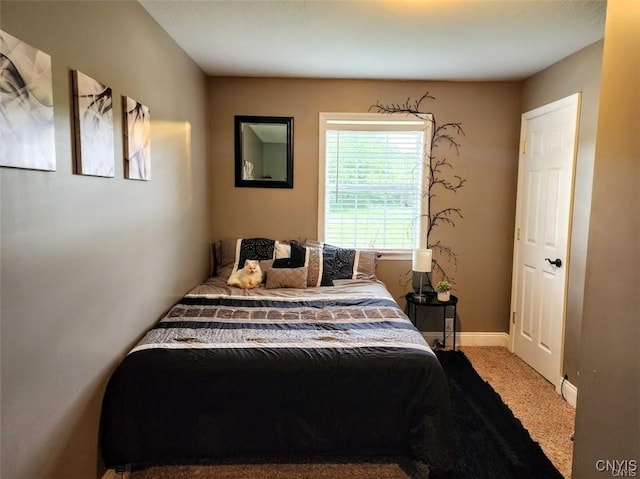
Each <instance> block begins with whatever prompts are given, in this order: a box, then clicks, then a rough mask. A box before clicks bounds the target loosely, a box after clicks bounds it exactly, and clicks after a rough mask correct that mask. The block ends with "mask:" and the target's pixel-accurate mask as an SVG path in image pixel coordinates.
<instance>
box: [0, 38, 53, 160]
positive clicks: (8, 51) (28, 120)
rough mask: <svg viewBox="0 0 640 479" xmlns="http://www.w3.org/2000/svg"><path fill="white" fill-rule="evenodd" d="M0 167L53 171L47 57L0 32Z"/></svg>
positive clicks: (49, 58)
mask: <svg viewBox="0 0 640 479" xmlns="http://www.w3.org/2000/svg"><path fill="white" fill-rule="evenodd" d="M0 79H1V81H0V166H10V167H15V168H28V169H33V170H48V171H54V170H55V169H56V145H55V129H54V124H53V119H54V116H53V81H52V74H51V57H50V56H49V55H47V54H46V53H44V52H41V51H40V50H38V49H37V48H34V47H32V46H30V45H28V44H26V43H25V42H23V41H21V40H18V39H17V38H16V37H14V36H12V35H9V34H8V33H6V32H3V31H1V30H0Z"/></svg>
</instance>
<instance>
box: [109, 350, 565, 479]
mask: <svg viewBox="0 0 640 479" xmlns="http://www.w3.org/2000/svg"><path fill="white" fill-rule="evenodd" d="M461 349H462V350H463V351H464V353H465V354H466V355H467V357H468V358H469V360H470V361H471V363H472V364H473V366H474V368H475V369H476V370H477V371H478V373H479V374H480V376H482V377H483V378H484V379H485V380H486V381H488V382H489V383H490V384H491V385H492V386H493V388H494V389H495V390H496V391H497V392H498V394H500V396H501V397H502V399H503V401H504V402H505V403H506V404H507V405H508V406H509V407H510V408H511V410H512V411H513V413H514V414H515V416H516V417H518V418H519V419H520V421H521V422H522V424H523V425H524V427H525V428H526V429H527V430H528V431H529V433H530V434H531V437H532V438H533V440H534V441H537V442H539V443H540V445H541V446H542V449H543V450H544V451H545V453H546V454H547V456H548V457H549V459H551V461H552V462H553V464H554V465H555V466H556V468H557V469H558V470H559V471H560V472H561V473H562V474H563V475H564V476H565V477H566V478H570V477H571V459H572V454H573V443H572V442H571V440H570V439H569V436H570V434H571V432H572V431H573V425H574V421H575V411H574V409H573V408H572V407H571V406H570V405H569V404H568V403H566V402H565V401H564V400H563V399H562V398H561V397H560V396H559V395H558V394H557V393H556V392H555V390H554V388H553V386H552V385H551V384H549V383H548V382H547V381H546V380H545V379H544V378H542V376H540V375H539V374H538V373H536V372H535V371H534V370H533V369H531V368H530V367H529V366H528V365H527V364H526V363H524V362H523V361H522V360H521V359H520V358H518V357H517V356H515V355H514V354H512V353H510V352H509V351H508V350H506V349H505V348H498V347H464V348H461ZM112 477H115V476H112ZM130 478H131V479H214V478H215V479H249V478H260V479H282V478H287V479H334V478H349V479H372V478H376V479H409V477H408V476H407V474H406V473H405V472H404V471H403V470H402V469H401V468H400V467H399V466H398V465H397V464H316V463H309V464H307V463H305V464H239V465H236V464H233V465H215V466H168V467H152V468H149V469H145V470H143V471H136V472H134V473H133V474H131V476H130Z"/></svg>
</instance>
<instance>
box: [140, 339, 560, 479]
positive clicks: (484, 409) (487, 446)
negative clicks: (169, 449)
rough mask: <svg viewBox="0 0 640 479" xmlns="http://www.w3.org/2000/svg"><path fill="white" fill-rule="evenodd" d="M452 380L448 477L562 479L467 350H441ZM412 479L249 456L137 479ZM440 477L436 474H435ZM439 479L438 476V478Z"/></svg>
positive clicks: (408, 474)
mask: <svg viewBox="0 0 640 479" xmlns="http://www.w3.org/2000/svg"><path fill="white" fill-rule="evenodd" d="M436 355H437V356H438V359H439V360H440V363H441V364H442V367H443V369H444V371H445V373H446V374H447V377H448V380H449V390H450V394H451V401H452V409H453V421H454V434H455V441H456V451H457V461H456V466H455V469H454V471H453V472H452V473H450V474H447V475H445V476H442V475H441V476H437V477H438V478H442V479H556V478H557V479H562V475H561V474H560V473H559V472H558V470H557V469H556V468H555V467H554V466H553V464H552V463H551V461H550V460H549V459H548V458H547V457H546V456H545V454H544V452H543V451H542V449H541V448H540V446H539V444H538V443H536V442H534V441H533V440H532V439H531V436H530V435H529V433H528V432H527V430H526V429H525V428H524V427H523V426H522V423H521V422H520V421H519V420H518V419H517V418H515V417H514V415H513V413H512V412H511V410H510V409H509V408H508V407H507V406H506V405H505V404H504V403H503V402H502V399H501V398H500V396H499V395H498V394H497V393H496V392H495V391H494V390H493V388H492V387H491V386H490V385H489V383H487V382H486V381H484V380H483V379H482V378H481V377H480V376H479V375H478V373H477V372H476V371H475V369H474V368H473V366H472V365H471V363H470V362H469V360H468V359H467V357H466V356H465V355H464V353H463V352H461V351H436ZM336 477H344V478H350V479H408V478H412V477H416V471H415V470H414V469H413V466H412V464H411V463H410V462H409V461H407V460H406V459H400V458H376V459H373V460H371V459H370V458H369V459H367V458H356V457H352V458H339V459H334V460H332V459H331V458H280V459H274V458H271V459H266V460H264V459H263V460H261V459H259V458H246V459H245V460H244V461H238V460H235V461H233V462H227V463H217V464H199V465H190V466H177V465H176V466H162V467H159V466H156V467H150V468H143V469H140V470H137V471H134V472H133V474H132V476H131V478H132V479H169V478H171V479H245V478H246V479H249V478H251V479H253V478H256V479H280V478H283V479H335V478H336ZM432 477H434V476H432ZM434 479H435V477H434Z"/></svg>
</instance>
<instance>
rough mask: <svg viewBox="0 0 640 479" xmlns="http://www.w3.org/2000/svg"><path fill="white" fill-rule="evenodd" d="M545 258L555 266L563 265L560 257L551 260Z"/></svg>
mask: <svg viewBox="0 0 640 479" xmlns="http://www.w3.org/2000/svg"><path fill="white" fill-rule="evenodd" d="M545 260H547V261H548V262H549V264H552V265H554V266H557V267H558V268H559V267H560V266H562V260H561V259H560V258H556V259H555V260H551V259H549V258H545Z"/></svg>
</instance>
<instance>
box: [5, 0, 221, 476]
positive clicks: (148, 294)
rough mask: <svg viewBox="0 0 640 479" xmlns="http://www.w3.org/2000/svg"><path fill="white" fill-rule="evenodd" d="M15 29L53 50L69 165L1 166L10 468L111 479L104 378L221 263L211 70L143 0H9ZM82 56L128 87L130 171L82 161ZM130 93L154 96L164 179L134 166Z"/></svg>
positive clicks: (159, 172) (60, 133) (156, 148)
mask: <svg viewBox="0 0 640 479" xmlns="http://www.w3.org/2000/svg"><path fill="white" fill-rule="evenodd" d="M0 19H1V23H0V28H1V29H2V30H4V31H6V32H8V33H10V34H12V35H14V36H16V37H18V38H20V39H22V40H24V41H26V42H28V43H30V44H31V45H33V46H35V47H37V48H39V49H41V50H43V51H45V52H46V53H48V54H49V55H51V58H52V64H53V83H54V84H53V88H54V103H55V105H54V108H55V129H56V153H57V171H56V172H53V173H51V172H42V171H27V170H20V169H9V168H1V169H0V181H1V188H2V192H1V201H2V206H1V208H2V210H1V216H2V219H1V221H2V224H1V226H2V230H1V244H2V245H1V248H2V249H1V254H2V256H1V259H2V261H1V286H2V289H1V295H2V304H1V327H2V339H1V343H2V344H1V355H2V356H1V359H2V390H1V400H2V402H1V404H2V449H1V456H2V465H1V470H0V476H1V477H3V478H7V479H9V478H10V479H63V478H64V479H89V478H92V477H97V476H98V473H99V470H100V468H101V466H100V465H99V459H98V446H97V437H98V422H99V414H100V403H101V400H102V394H103V391H104V386H105V383H106V380H107V378H108V376H109V374H110V373H111V372H112V370H113V368H114V365H115V364H116V363H117V361H119V360H120V359H121V358H122V356H123V355H124V354H125V352H126V351H127V350H128V348H129V347H130V345H131V344H132V343H133V342H134V341H135V340H136V338H137V337H139V336H140V334H141V333H142V332H144V330H146V329H147V328H148V327H149V326H150V325H151V324H152V323H153V322H155V321H156V320H157V319H158V317H159V316H160V315H161V314H162V312H163V311H164V310H166V309H167V308H168V307H169V306H170V305H171V304H172V303H173V302H174V301H176V300H177V299H178V298H179V297H180V296H182V294H184V293H185V292H186V290H187V289H189V288H190V287H192V286H194V285H195V284H197V283H198V282H200V281H201V280H202V279H203V278H204V277H205V276H206V273H207V270H208V266H209V257H208V253H207V251H208V247H207V244H208V241H209V238H210V231H209V223H210V212H209V206H208V205H209V197H208V188H209V184H208V180H207V178H208V176H209V174H210V172H209V168H208V166H207V156H206V136H207V134H206V116H207V115H206V81H205V77H204V75H203V74H202V73H201V71H200V70H199V69H197V68H196V67H195V65H194V63H193V62H192V61H191V60H190V59H189V58H188V57H187V56H186V55H185V54H184V52H183V51H182V50H181V49H179V48H178V47H177V46H176V45H175V44H174V43H173V42H172V41H171V40H170V39H169V38H168V36H167V35H166V34H165V33H164V32H163V31H162V30H161V29H160V28H159V27H158V25H157V24H156V23H155V22H154V21H153V20H152V19H151V18H150V17H149V16H148V15H147V14H146V12H145V11H144V10H143V9H142V7H140V5H139V4H138V3H136V2H79V3H75V2H49V1H47V2H41V3H40V2H8V1H2V3H1V4H0ZM69 69H78V70H81V71H82V72H84V73H86V74H88V75H90V76H92V77H93V78H95V79H97V80H99V81H101V82H103V83H105V84H107V85H108V86H110V87H111V88H112V89H113V94H114V99H115V101H114V117H115V132H116V149H115V150H116V174H115V178H108V179H107V178H92V177H83V176H77V175H73V174H72V158H71V129H70V124H71V117H70V111H69V105H70V98H69V90H70V87H69ZM120 95H129V96H131V97H133V98H135V99H137V100H139V101H141V102H142V103H144V104H145V105H147V106H148V107H149V108H150V109H151V118H152V127H151V135H152V137H151V169H152V179H151V181H149V182H139V181H130V180H124V179H123V165H122V141H121V139H120V138H121V131H122V129H121V124H122V122H121V120H120V116H121V107H120Z"/></svg>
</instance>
